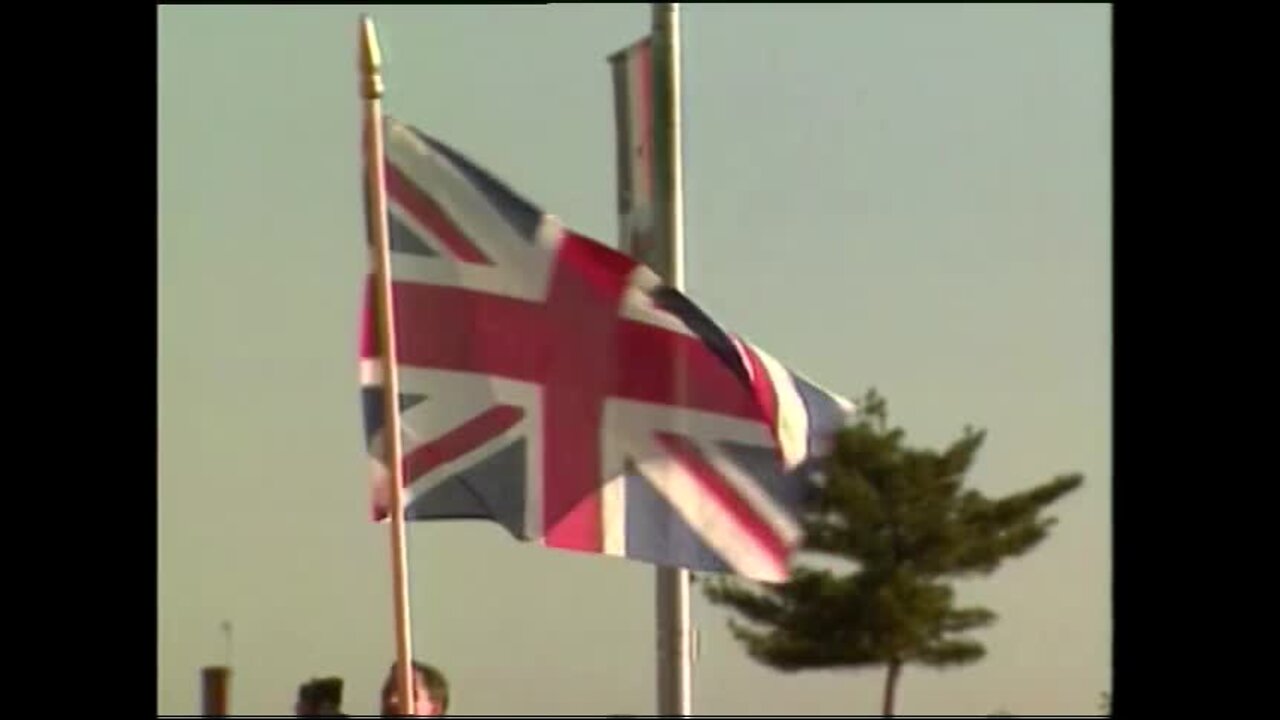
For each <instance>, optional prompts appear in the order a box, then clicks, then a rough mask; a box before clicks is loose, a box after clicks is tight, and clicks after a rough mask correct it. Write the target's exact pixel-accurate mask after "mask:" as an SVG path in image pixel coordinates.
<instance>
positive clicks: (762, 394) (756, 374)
mask: <svg viewBox="0 0 1280 720" xmlns="http://www.w3.org/2000/svg"><path fill="white" fill-rule="evenodd" d="M733 343H734V345H736V346H737V348H738V352H740V353H742V355H743V357H745V358H746V360H747V364H748V365H749V366H750V368H751V386H752V389H753V390H754V391H755V394H756V400H758V401H759V402H760V409H761V410H763V411H764V416H765V419H766V420H768V421H769V427H771V428H774V429H775V430H776V429H777V427H778V392H777V390H776V389H775V388H774V387H773V378H772V377H771V376H770V375H769V371H768V370H767V369H766V368H765V365H764V362H763V361H762V360H761V359H760V356H759V355H757V354H756V352H755V351H754V350H752V349H751V346H750V345H748V344H746V343H745V342H743V341H741V340H739V339H737V338H734V340H733Z"/></svg>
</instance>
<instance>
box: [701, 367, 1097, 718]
mask: <svg viewBox="0 0 1280 720" xmlns="http://www.w3.org/2000/svg"><path fill="white" fill-rule="evenodd" d="M983 439H984V433H982V432H977V431H974V430H972V429H966V430H965V431H964V433H963V435H962V436H961V437H960V439H959V440H957V441H956V442H954V443H953V444H952V445H951V446H950V447H948V448H947V449H946V450H945V451H943V452H941V453H939V452H935V451H932V450H922V449H914V448H909V447H906V446H905V434H904V432H903V431H902V429H900V428H889V427H888V409H887V405H886V403H885V401H884V400H883V399H882V398H881V397H880V396H878V395H877V394H876V392H875V391H874V390H872V391H871V392H869V393H868V394H867V396H866V397H865V398H864V401H863V403H862V408H861V416H860V418H859V421H858V423H857V424H856V425H854V426H852V427H849V428H846V429H844V430H843V431H841V433H840V434H839V435H838V436H837V437H836V442H835V445H834V448H833V451H832V453H831V455H830V456H829V457H828V458H827V460H826V462H825V463H824V469H825V472H824V473H823V475H824V476H825V477H824V478H823V482H821V483H820V491H819V492H818V493H817V498H816V502H815V503H814V505H813V506H812V507H811V508H810V510H809V512H807V513H806V516H805V518H804V529H805V536H806V537H805V543H804V550H806V551H810V552H814V553H818V554H822V555H827V556H835V557H839V558H843V559H845V560H849V561H853V562H854V563H855V564H856V568H855V569H854V570H852V571H851V572H849V573H844V574H840V573H836V572H832V571H830V570H825V569H815V568H810V567H804V566H800V565H798V566H797V567H796V568H795V570H794V572H793V574H792V579H791V580H790V581H788V582H786V583H784V584H779V585H757V584H754V583H746V582H744V581H741V580H738V579H736V578H733V577H731V576H725V577H719V578H714V579H710V580H708V581H707V582H706V583H704V592H705V593H706V595H707V598H708V599H709V600H710V601H711V602H712V603H714V604H717V605H723V606H727V607H729V608H730V609H731V610H732V611H733V612H734V613H735V614H736V615H738V616H740V617H741V618H744V619H745V620H747V621H749V624H744V623H740V622H739V621H738V620H737V619H736V618H735V619H730V621H729V625H730V628H731V630H732V632H733V634H734V636H735V637H736V638H737V639H738V640H739V641H741V642H742V643H743V645H744V646H745V647H746V650H747V653H748V654H749V655H750V656H751V657H752V658H754V659H756V660H757V661H759V662H762V663H764V664H767V665H769V666H771V667H774V668H776V669H779V670H782V671H786V672H794V671H800V670H809V669H830V668H838V667H847V668H860V667H873V666H880V665H884V666H887V675H886V678H885V688H884V705H883V710H884V715H885V716H887V717H888V716H892V715H893V710H894V699H895V692H896V688H897V683H898V678H899V677H900V674H901V672H902V669H903V667H904V666H906V665H908V664H912V663H915V664H919V665H924V666H928V667H934V668H941V667H949V666H960V665H965V664H969V663H973V662H976V661H977V660H979V659H981V658H982V657H983V655H984V654H985V652H986V650H985V648H984V647H983V645H982V644H981V643H979V642H978V641H976V640H974V639H972V638H971V637H967V636H966V633H968V632H969V631H972V630H976V629H978V628H981V627H984V626H987V625H990V624H991V623H992V622H994V621H995V618H996V616H995V613H993V612H992V611H990V610H988V609H986V608H982V607H956V604H955V592H954V590H953V589H952V584H951V583H952V581H954V580H956V579H959V578H963V577H966V576H974V575H989V574H990V573H992V572H994V571H995V570H996V569H997V568H998V567H1000V565H1001V563H1002V562H1003V561H1004V560H1006V559H1008V558H1011V557H1016V556H1019V555H1022V554H1024V553H1026V552H1028V551H1029V550H1031V549H1032V548H1034V547H1036V546H1037V545H1038V544H1039V543H1040V542H1041V541H1042V540H1044V539H1045V537H1046V536H1047V534H1048V532H1049V529H1050V527H1051V526H1052V525H1053V524H1054V522H1055V521H1054V520H1053V519H1052V518H1044V517H1042V511H1043V510H1044V509H1045V508H1046V507H1048V506H1049V505H1051V504H1052V503H1054V502H1056V501H1057V500H1058V499H1060V498H1062V497H1063V496H1064V495H1067V494H1068V493H1070V492H1072V491H1073V490H1075V489H1076V488H1078V487H1080V485H1081V483H1082V482H1083V478H1082V477H1081V476H1080V475H1074V474H1073V475H1064V476H1061V477H1058V478H1056V479H1054V480H1051V481H1049V482H1047V483H1044V484H1043V485H1039V486H1036V487H1033V488H1031V489H1029V490H1025V491H1023V492H1018V493H1014V494H1012V495H1009V496H1007V497H1002V498H996V499H992V498H988V497H986V496H985V495H983V494H982V493H980V492H978V491H977V490H973V489H966V488H965V487H964V482H965V475H966V473H967V472H968V471H969V469H970V467H971V466H972V465H973V462H974V460H975V458H976V456H977V453H978V450H979V449H980V448H981V446H982V443H983Z"/></svg>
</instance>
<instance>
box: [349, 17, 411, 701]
mask: <svg viewBox="0 0 1280 720" xmlns="http://www.w3.org/2000/svg"><path fill="white" fill-rule="evenodd" d="M359 68H360V97H361V100H362V101H363V106H364V128H365V132H364V157H365V187H366V192H367V193H368V197H369V218H368V222H369V225H368V233H369V248H370V250H371V251H372V252H373V255H374V258H375V269H376V274H377V314H378V337H379V341H380V342H381V349H382V358H381V360H382V399H383V403H382V405H383V425H382V427H383V439H384V443H383V448H384V462H385V463H386V467H387V472H388V474H389V476H390V477H389V483H390V486H391V488H390V489H391V492H390V502H389V507H388V513H389V515H390V518H391V525H390V527H391V585H392V603H393V609H394V615H395V637H396V680H397V687H398V688H399V693H398V696H399V700H400V710H401V713H402V714H404V715H409V714H411V712H412V711H411V708H412V707H413V686H414V682H413V665H412V660H413V649H412V635H411V633H410V626H409V569H408V560H407V552H406V550H405V537H404V536H405V532H404V473H403V468H402V467H401V463H400V454H401V450H400V381H399V377H398V376H397V374H396V329H395V322H394V321H393V315H392V313H393V311H394V308H393V303H392V293H391V244H390V242H389V241H388V238H387V185H386V177H385V173H384V159H383V158H384V152H383V147H384V143H383V137H382V127H383V126H382V93H383V84H382V52H381V50H380V49H379V48H378V35H377V32H376V31H375V30H374V27H373V21H372V20H371V19H370V18H369V16H367V15H363V16H361V18H360V59H359Z"/></svg>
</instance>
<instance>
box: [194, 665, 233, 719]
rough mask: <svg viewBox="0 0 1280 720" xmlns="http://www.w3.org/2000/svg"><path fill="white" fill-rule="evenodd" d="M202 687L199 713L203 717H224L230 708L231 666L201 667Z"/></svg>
mask: <svg viewBox="0 0 1280 720" xmlns="http://www.w3.org/2000/svg"><path fill="white" fill-rule="evenodd" d="M200 680H201V687H202V696H201V705H202V711H201V713H200V714H201V715H203V716H204V717H226V716H227V715H229V714H230V710H231V668H229V667H227V666H226V665H211V666H209V667H205V668H201V670H200Z"/></svg>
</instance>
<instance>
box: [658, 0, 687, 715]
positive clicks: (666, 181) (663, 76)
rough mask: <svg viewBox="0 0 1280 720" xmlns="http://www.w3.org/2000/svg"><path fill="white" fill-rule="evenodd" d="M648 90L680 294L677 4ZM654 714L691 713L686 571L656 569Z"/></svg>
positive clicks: (661, 211)
mask: <svg viewBox="0 0 1280 720" xmlns="http://www.w3.org/2000/svg"><path fill="white" fill-rule="evenodd" d="M652 9H653V35H652V40H653V55H652V57H653V79H654V83H653V87H654V108H653V109H654V118H653V126H654V135H655V141H657V140H659V139H665V142H661V141H657V142H655V145H656V146H657V147H656V148H655V149H656V150H657V155H656V156H655V158H654V160H655V162H654V176H655V177H654V185H655V188H654V190H655V193H654V195H655V197H654V199H655V205H656V207H655V211H656V218H655V220H656V223H655V230H656V233H655V235H656V237H655V242H656V243H658V244H660V245H661V246H662V250H661V251H659V252H658V253H657V256H658V257H664V258H666V259H667V264H668V267H665V268H653V269H654V270H655V271H656V272H658V273H659V274H661V275H662V276H663V278H664V279H665V280H666V282H667V283H668V284H670V285H671V286H672V287H673V288H675V289H676V290H681V291H682V290H684V188H683V184H682V179H681V148H680V118H681V112H680V13H679V6H678V4H677V3H653V4H652ZM655 595H656V597H655V599H656V601H657V602H656V605H657V607H656V611H657V612H656V614H657V632H658V667H657V677H658V714H659V715H663V716H669V717H688V716H690V715H691V714H692V707H693V698H692V695H693V674H692V663H693V657H692V652H691V650H692V643H691V640H692V633H691V629H690V621H689V571H688V570H685V569H683V568H661V567H660V568H658V569H657V584H656V593H655Z"/></svg>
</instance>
